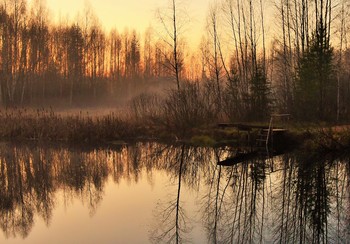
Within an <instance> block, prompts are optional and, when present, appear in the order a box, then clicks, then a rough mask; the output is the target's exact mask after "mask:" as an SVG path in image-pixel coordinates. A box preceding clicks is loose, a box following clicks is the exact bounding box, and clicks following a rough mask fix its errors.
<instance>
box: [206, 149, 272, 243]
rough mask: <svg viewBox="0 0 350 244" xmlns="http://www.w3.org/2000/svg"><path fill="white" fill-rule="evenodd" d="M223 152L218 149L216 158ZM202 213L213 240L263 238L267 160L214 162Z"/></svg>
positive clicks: (239, 241) (231, 240) (245, 240)
mask: <svg viewBox="0 0 350 244" xmlns="http://www.w3.org/2000/svg"><path fill="white" fill-rule="evenodd" d="M222 153H223V152H222V151H219V150H216V151H215V154H216V161H220V159H221V157H222V156H221V154H222ZM211 172H212V176H211V178H210V180H209V181H208V191H207V194H206V195H205V197H204V201H203V213H204V220H205V224H206V227H207V229H208V235H209V240H210V241H211V242H212V243H254V242H259V241H261V240H262V239H261V238H262V229H263V225H264V222H263V219H264V214H265V212H264V211H265V202H264V197H265V196H264V194H265V190H264V186H265V184H264V183H265V177H266V176H265V164H264V162H261V161H259V160H254V161H251V162H245V163H242V164H236V165H234V166H231V167H222V166H215V167H214V168H213V169H212V170H211Z"/></svg>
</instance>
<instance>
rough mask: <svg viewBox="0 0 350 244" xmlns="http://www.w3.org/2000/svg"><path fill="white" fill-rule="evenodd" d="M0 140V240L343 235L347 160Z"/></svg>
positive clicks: (348, 220) (334, 238)
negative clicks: (245, 157)
mask: <svg viewBox="0 0 350 244" xmlns="http://www.w3.org/2000/svg"><path fill="white" fill-rule="evenodd" d="M234 153H235V150H234V149H233V148H224V149H211V148H193V147H189V146H183V145H177V146H169V145H162V144H157V143H139V144H135V145H129V146H125V147H121V148H118V149H113V150H112V149H89V150H83V149H67V148H64V147H59V146H51V147H43V146H28V145H14V144H1V145H0V228H1V234H0V243H167V242H170V243H184V242H189V243H275V242H276V243H347V242H349V241H348V240H350V210H349V209H350V197H349V196H350V195H349V185H350V166H349V158H348V157H344V158H341V159H339V158H334V157H330V156H319V155H316V156H310V152H306V153H300V152H299V153H291V154H286V155H282V156H277V157H274V158H272V159H268V160H266V159H263V158H256V159H252V160H250V161H249V162H244V163H239V164H236V165H234V166H218V165H217V162H218V161H219V160H223V159H226V158H227V157H229V156H231V155H233V154H234Z"/></svg>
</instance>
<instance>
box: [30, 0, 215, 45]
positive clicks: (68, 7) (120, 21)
mask: <svg viewBox="0 0 350 244" xmlns="http://www.w3.org/2000/svg"><path fill="white" fill-rule="evenodd" d="M30 1H32V2H33V1H34V0H30ZM166 2H167V1H164V0H127V1H125V0H89V1H87V0H59V1H57V0H46V3H47V7H48V8H49V9H50V11H51V14H52V15H53V16H55V18H56V19H57V18H61V19H65V18H66V17H67V16H68V18H69V19H70V20H72V19H73V20H75V19H76V18H77V15H78V13H80V14H83V13H84V9H85V6H87V5H90V6H91V7H92V9H93V10H94V12H95V14H96V16H98V18H99V20H100V22H101V24H102V25H103V26H104V27H105V28H106V29H107V30H109V29H111V28H114V27H116V28H117V29H118V30H120V31H123V30H124V28H125V27H127V28H130V29H136V30H138V31H140V32H143V31H144V30H145V29H146V28H147V27H148V26H150V25H154V24H155V23H154V16H155V11H156V9H158V8H163V7H164V6H167V5H166V4H165V3H166ZM178 2H179V5H181V6H184V7H185V8H186V12H187V13H188V15H189V17H190V18H191V27H190V29H191V31H189V33H191V39H192V40H194V41H195V42H197V41H198V40H199V39H200V35H201V33H202V28H204V23H205V16H206V14H207V12H208V7H209V3H210V2H214V0H190V1H189V0H186V1H185V0H180V1H178ZM193 33H197V34H195V35H193ZM192 40H191V41H192Z"/></svg>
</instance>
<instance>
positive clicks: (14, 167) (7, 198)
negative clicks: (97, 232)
mask: <svg viewBox="0 0 350 244" xmlns="http://www.w3.org/2000/svg"><path fill="white" fill-rule="evenodd" d="M1 152H2V153H1V155H0V227H1V229H2V230H3V232H4V233H5V236H6V237H11V236H13V237H15V236H17V235H20V236H21V237H22V238H25V237H27V236H28V234H29V233H30V230H31V228H32V227H33V225H34V215H35V214H37V215H38V216H40V217H41V218H42V219H43V220H44V221H45V223H46V224H47V225H49V224H50V220H51V217H52V211H53V209H54V206H55V193H56V192H57V190H59V189H62V190H63V191H64V196H65V197H68V198H69V197H71V196H79V197H80V198H81V199H82V201H83V202H87V203H88V205H89V208H90V211H91V213H93V212H94V211H95V209H96V207H97V205H98V203H99V202H100V201H101V200H102V189H103V184H104V182H105V181H106V180H107V177H108V164H107V161H106V160H104V158H105V155H104V154H103V152H98V151H93V152H88V153H86V152H69V151H67V150H64V149H44V148H40V147H37V148H29V147H25V146H24V147H14V146H4V145H3V148H2V150H1ZM100 157H102V158H100Z"/></svg>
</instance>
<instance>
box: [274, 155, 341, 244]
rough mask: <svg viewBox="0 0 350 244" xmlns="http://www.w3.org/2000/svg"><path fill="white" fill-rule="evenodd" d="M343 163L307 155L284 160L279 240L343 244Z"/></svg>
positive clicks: (285, 241) (277, 231)
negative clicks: (337, 242) (337, 243)
mask: <svg viewBox="0 0 350 244" xmlns="http://www.w3.org/2000/svg"><path fill="white" fill-rule="evenodd" d="M339 163H340V162H337V161H334V160H327V159H325V158H322V159H318V158H312V157H310V156H306V155H300V154H299V156H298V157H295V156H289V157H285V158H284V159H283V164H284V165H285V168H284V170H283V172H282V177H281V188H280V190H279V191H276V194H278V195H276V196H275V197H276V199H278V201H279V202H276V204H278V205H279V206H281V209H280V211H278V213H280V214H279V215H278V221H277V222H278V223H279V224H278V226H277V228H276V229H275V230H276V231H275V233H276V235H275V237H276V239H277V240H279V241H280V242H282V243H295V242H299V243H327V242H329V241H330V240H333V241H335V240H337V241H341V239H339V237H341V236H344V232H343V231H342V230H341V228H340V225H341V222H343V221H341V219H340V218H341V215H342V214H341V211H342V208H343V203H342V199H343V197H344V192H343V191H342V190H341V189H342V188H344V180H345V178H344V174H343V173H342V172H344V170H341V169H340V167H342V165H340V164H339Z"/></svg>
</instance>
